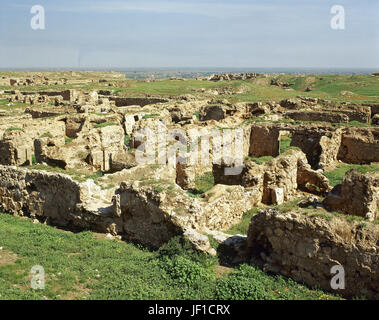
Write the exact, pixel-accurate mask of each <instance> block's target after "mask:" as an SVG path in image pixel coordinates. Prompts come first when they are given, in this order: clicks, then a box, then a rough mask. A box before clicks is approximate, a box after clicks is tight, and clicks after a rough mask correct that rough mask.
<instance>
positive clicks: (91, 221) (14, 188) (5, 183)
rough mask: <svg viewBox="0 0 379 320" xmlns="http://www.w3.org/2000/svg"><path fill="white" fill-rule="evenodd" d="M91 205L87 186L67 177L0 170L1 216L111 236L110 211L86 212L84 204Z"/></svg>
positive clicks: (105, 209) (9, 169)
mask: <svg viewBox="0 0 379 320" xmlns="http://www.w3.org/2000/svg"><path fill="white" fill-rule="evenodd" d="M95 187H96V186H92V189H93V190H94V189H95ZM95 201H96V200H94V199H91V197H90V194H89V187H88V185H86V184H79V183H78V182H76V181H74V180H72V179H71V177H70V176H68V175H63V174H58V173H49V172H43V171H37V170H27V169H20V168H17V167H8V166H0V208H1V210H2V211H4V212H7V213H11V214H14V215H18V216H27V217H31V218H36V219H38V220H40V221H46V222H47V223H49V224H51V225H56V226H60V227H67V228H70V229H79V230H93V231H97V232H104V233H107V232H111V233H115V225H114V224H115V219H113V217H112V215H113V207H112V206H111V205H110V206H109V208H102V209H101V210H100V209H99V211H98V210H94V211H92V210H88V209H87V202H88V203H89V204H91V205H93V203H94V202H95ZM100 207H101V205H100Z"/></svg>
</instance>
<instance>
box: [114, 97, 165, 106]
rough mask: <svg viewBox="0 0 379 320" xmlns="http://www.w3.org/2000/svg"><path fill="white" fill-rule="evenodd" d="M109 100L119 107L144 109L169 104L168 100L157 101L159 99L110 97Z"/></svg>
mask: <svg viewBox="0 0 379 320" xmlns="http://www.w3.org/2000/svg"><path fill="white" fill-rule="evenodd" d="M109 100H110V101H114V102H115V104H116V106H117V107H125V106H134V105H138V106H141V107H144V106H147V105H149V104H154V103H165V102H168V100H166V99H157V98H121V97H120V98H119V97H109Z"/></svg>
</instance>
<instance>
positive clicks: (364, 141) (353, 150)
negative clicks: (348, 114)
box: [338, 128, 379, 164]
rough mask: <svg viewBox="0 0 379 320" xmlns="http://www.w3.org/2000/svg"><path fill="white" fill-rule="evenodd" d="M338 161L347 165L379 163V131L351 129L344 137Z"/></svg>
mask: <svg viewBox="0 0 379 320" xmlns="http://www.w3.org/2000/svg"><path fill="white" fill-rule="evenodd" d="M338 160H341V161H343V162H346V163H356V164H370V163H371V162H379V129H357V128H355V129H350V130H347V131H346V132H345V133H344V134H343V135H342V141H341V146H340V149H339V152H338Z"/></svg>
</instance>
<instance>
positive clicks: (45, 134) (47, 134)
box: [41, 132, 54, 139]
mask: <svg viewBox="0 0 379 320" xmlns="http://www.w3.org/2000/svg"><path fill="white" fill-rule="evenodd" d="M41 138H50V139H53V138H54V136H53V135H52V134H51V133H50V132H45V133H44V134H43V135H42V136H41Z"/></svg>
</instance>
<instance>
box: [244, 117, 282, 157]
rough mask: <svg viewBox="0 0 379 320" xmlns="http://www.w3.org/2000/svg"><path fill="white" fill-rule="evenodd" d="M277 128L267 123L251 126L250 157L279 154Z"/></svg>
mask: <svg viewBox="0 0 379 320" xmlns="http://www.w3.org/2000/svg"><path fill="white" fill-rule="evenodd" d="M279 150H280V142H279V129H278V128H276V127H274V126H272V125H269V124H259V125H252V126H251V136H250V150H249V155H250V156H252V157H257V158H258V157H263V156H272V157H276V156H278V155H279Z"/></svg>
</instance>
